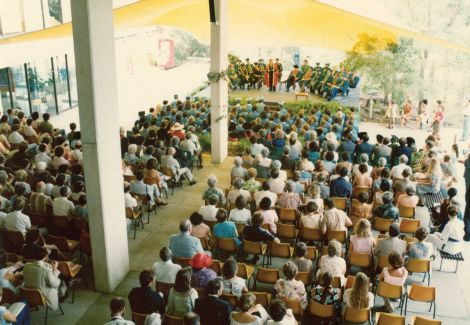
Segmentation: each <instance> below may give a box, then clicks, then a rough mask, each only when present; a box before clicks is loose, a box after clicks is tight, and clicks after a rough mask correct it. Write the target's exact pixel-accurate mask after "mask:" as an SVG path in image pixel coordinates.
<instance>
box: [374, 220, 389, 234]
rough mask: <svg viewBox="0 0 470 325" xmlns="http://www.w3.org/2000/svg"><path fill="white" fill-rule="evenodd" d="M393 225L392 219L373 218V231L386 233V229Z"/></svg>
mask: <svg viewBox="0 0 470 325" xmlns="http://www.w3.org/2000/svg"><path fill="white" fill-rule="evenodd" d="M392 223H393V220H392V219H385V218H380V217H374V229H375V230H377V231H380V232H388V228H389V227H390V225H391V224H392Z"/></svg>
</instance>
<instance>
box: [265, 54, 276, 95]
mask: <svg viewBox="0 0 470 325" xmlns="http://www.w3.org/2000/svg"><path fill="white" fill-rule="evenodd" d="M264 78H265V79H264V83H265V84H266V86H268V87H269V91H274V90H275V88H276V85H277V80H278V79H277V65H276V64H275V63H274V62H273V59H269V62H268V65H267V66H266V74H265V77H264Z"/></svg>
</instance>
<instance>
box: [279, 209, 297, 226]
mask: <svg viewBox="0 0 470 325" xmlns="http://www.w3.org/2000/svg"><path fill="white" fill-rule="evenodd" d="M279 220H280V221H281V222H292V223H293V224H297V210H295V209H286V208H279Z"/></svg>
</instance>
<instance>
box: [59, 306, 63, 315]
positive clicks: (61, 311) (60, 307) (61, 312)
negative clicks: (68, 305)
mask: <svg viewBox="0 0 470 325" xmlns="http://www.w3.org/2000/svg"><path fill="white" fill-rule="evenodd" d="M59 309H60V314H61V315H62V316H64V311H63V310H62V306H61V305H60V304H59Z"/></svg>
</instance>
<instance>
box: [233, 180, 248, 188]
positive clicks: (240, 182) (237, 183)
mask: <svg viewBox="0 0 470 325" xmlns="http://www.w3.org/2000/svg"><path fill="white" fill-rule="evenodd" d="M243 184H245V182H244V181H243V179H242V178H240V177H239V178H237V179H235V181H233V186H235V188H237V189H241V188H242V187H243Z"/></svg>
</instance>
